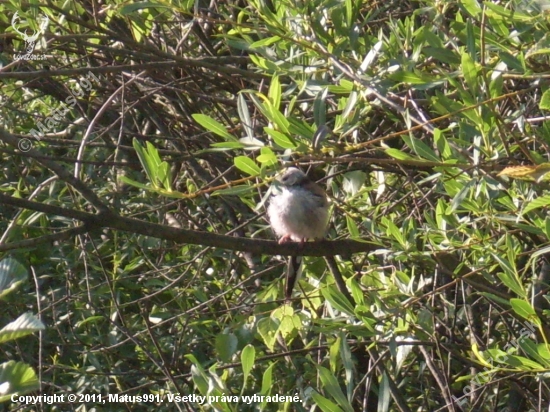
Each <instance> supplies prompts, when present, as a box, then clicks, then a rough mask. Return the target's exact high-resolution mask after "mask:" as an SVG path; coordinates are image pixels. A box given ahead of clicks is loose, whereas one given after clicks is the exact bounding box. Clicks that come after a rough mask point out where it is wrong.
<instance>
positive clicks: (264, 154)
mask: <svg viewBox="0 0 550 412" xmlns="http://www.w3.org/2000/svg"><path fill="white" fill-rule="evenodd" d="M256 160H257V161H258V162H259V163H261V164H262V165H265V166H274V165H276V164H278V163H279V160H278V159H277V156H275V153H273V150H271V149H270V148H269V147H262V148H261V149H260V155H259V156H258V157H256Z"/></svg>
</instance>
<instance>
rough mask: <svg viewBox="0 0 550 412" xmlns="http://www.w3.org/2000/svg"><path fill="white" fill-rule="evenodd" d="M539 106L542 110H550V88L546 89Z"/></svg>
mask: <svg viewBox="0 0 550 412" xmlns="http://www.w3.org/2000/svg"><path fill="white" fill-rule="evenodd" d="M539 107H540V109H541V110H550V89H548V90H546V91H545V92H544V93H543V94H542V97H541V98H540V103H539Z"/></svg>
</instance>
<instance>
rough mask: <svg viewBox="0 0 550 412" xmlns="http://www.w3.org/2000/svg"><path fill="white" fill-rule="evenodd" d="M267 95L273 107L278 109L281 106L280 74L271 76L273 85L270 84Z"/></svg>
mask: <svg viewBox="0 0 550 412" xmlns="http://www.w3.org/2000/svg"><path fill="white" fill-rule="evenodd" d="M267 97H269V100H270V101H271V105H272V107H273V109H274V110H278V109H279V107H280V106H281V82H279V76H275V75H274V76H273V77H272V78H271V85H270V86H269V92H268V94H267Z"/></svg>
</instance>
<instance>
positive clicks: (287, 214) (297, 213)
mask: <svg viewBox="0 0 550 412" xmlns="http://www.w3.org/2000/svg"><path fill="white" fill-rule="evenodd" d="M278 181H279V183H280V184H281V185H280V190H279V192H278V193H276V194H274V195H273V196H272V198H271V200H270V203H269V207H268V209H267V214H268V216H269V222H270V224H271V227H272V228H273V231H274V232H275V234H276V235H277V236H279V237H280V239H279V243H285V242H289V241H295V242H301V243H302V244H303V242H305V241H306V240H307V239H321V238H323V237H324V236H325V232H326V230H327V225H328V218H329V214H328V211H329V204H328V200H327V194H326V193H325V191H324V190H323V189H322V188H321V186H319V185H318V184H317V183H315V182H312V181H311V180H309V178H308V177H307V175H306V174H305V173H304V172H302V171H301V170H300V169H298V168H296V167H289V168H288V169H286V170H285V172H284V173H283V174H282V176H281V177H280V178H279V179H278ZM301 262H302V257H301V256H292V257H291V258H290V260H289V264H288V268H287V278H286V288H285V297H286V298H287V299H289V298H290V296H291V295H292V290H293V289H294V285H295V284H296V282H297V281H298V278H299V276H300V272H301Z"/></svg>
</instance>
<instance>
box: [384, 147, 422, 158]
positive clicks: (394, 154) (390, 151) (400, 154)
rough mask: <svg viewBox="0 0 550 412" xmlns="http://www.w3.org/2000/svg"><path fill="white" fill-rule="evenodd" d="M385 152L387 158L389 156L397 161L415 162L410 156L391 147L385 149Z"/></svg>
mask: <svg viewBox="0 0 550 412" xmlns="http://www.w3.org/2000/svg"><path fill="white" fill-rule="evenodd" d="M385 152H386V154H387V155H388V156H391V157H393V158H394V159H398V160H415V159H414V157H412V156H411V155H409V154H407V153H405V152H402V151H401V150H398V149H394V148H392V147H390V148H388V149H386V150H385Z"/></svg>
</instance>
